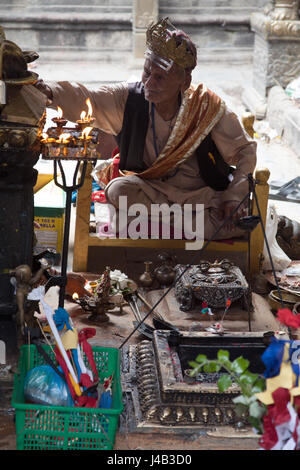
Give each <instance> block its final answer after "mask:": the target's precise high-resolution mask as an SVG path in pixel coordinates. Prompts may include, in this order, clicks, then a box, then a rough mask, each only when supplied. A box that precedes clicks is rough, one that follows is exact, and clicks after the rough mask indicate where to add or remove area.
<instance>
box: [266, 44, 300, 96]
mask: <svg viewBox="0 0 300 470" xmlns="http://www.w3.org/2000/svg"><path fill="white" fill-rule="evenodd" d="M299 54H300V45H299V44H294V45H293V44H289V45H285V44H281V45H280V47H277V50H276V51H274V50H273V51H272V53H271V54H270V56H269V58H270V60H269V73H268V81H267V86H268V87H271V86H274V85H278V80H279V78H280V84H281V86H282V87H284V88H285V87H286V86H287V85H288V84H289V83H290V82H291V81H292V80H293V79H294V78H295V77H298V76H299V74H300V62H299V61H296V60H295V57H299Z"/></svg>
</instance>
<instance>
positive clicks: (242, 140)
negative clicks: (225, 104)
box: [48, 82, 256, 238]
mask: <svg viewBox="0 0 300 470" xmlns="http://www.w3.org/2000/svg"><path fill="white" fill-rule="evenodd" d="M48 85H49V86H50V88H51V89H52V92H53V101H52V105H51V107H54V108H56V107H57V106H58V105H59V106H61V108H62V109H63V112H64V117H66V118H67V119H69V120H70V121H72V122H76V120H78V119H79V116H80V113H81V111H82V110H87V106H86V103H85V101H86V99H87V98H88V97H89V98H90V100H91V103H92V107H93V116H94V117H95V119H96V121H95V123H94V125H95V127H98V128H99V129H101V130H103V131H104V132H106V133H109V134H113V135H117V134H119V132H120V131H121V129H122V125H123V117H124V110H125V105H126V100H127V97H128V85H127V83H119V84H116V85H109V86H106V85H103V86H100V87H99V88H98V89H89V88H87V87H85V86H84V85H82V84H79V83H72V82H53V83H51V82H49V83H48ZM149 113H150V106H149ZM174 123H175V122H174V120H173V122H170V121H164V120H163V119H162V118H161V117H160V116H159V115H158V113H155V130H156V138H157V144H158V150H159V151H161V150H162V149H163V147H164V145H165V144H166V143H167V141H168V138H169V136H170V133H171V130H172V127H173V126H174ZM211 136H212V138H213V140H214V141H215V144H216V145H217V147H218V150H219V151H220V153H221V155H222V156H223V158H224V160H225V161H226V162H227V163H228V164H230V165H235V166H236V171H235V173H234V179H233V181H232V182H230V184H229V186H228V188H227V189H226V190H225V191H215V190H213V189H212V188H210V187H208V186H207V185H206V184H205V182H204V181H203V179H202V177H201V175H200V172H199V167H198V163H197V158H196V154H193V155H192V156H191V157H190V158H189V159H188V160H187V161H185V162H184V163H182V164H181V165H180V167H179V168H178V171H177V172H176V173H175V174H174V175H173V176H170V177H169V178H168V179H165V178H164V179H162V180H161V179H156V180H153V179H152V180H149V179H148V180H142V179H141V178H139V177H138V176H134V175H133V176H126V177H121V179H122V180H123V182H124V183H122V182H121V181H120V179H119V178H117V179H115V180H112V181H111V182H110V183H109V184H108V186H107V195H109V194H112V193H113V190H114V188H117V187H118V190H119V188H120V185H122V184H124V185H126V187H127V188H128V184H129V183H132V185H133V186H135V187H136V188H137V187H139V189H140V190H142V191H143V193H144V194H145V195H146V196H147V197H146V198H145V199H147V200H149V201H152V202H155V203H162V202H169V203H178V204H181V205H182V204H191V203H192V204H196V203H198V204H204V206H205V209H211V208H212V209H217V208H219V207H220V206H221V205H222V203H223V202H226V201H241V199H242V198H243V197H244V195H246V194H247V192H248V180H247V175H248V174H249V173H252V172H253V171H254V169H255V165H256V143H255V142H254V141H251V140H250V139H249V138H248V136H247V134H246V132H245V131H244V129H243V127H242V126H241V124H240V122H239V120H238V118H237V116H236V115H235V114H234V113H233V112H232V111H230V110H229V109H228V108H226V109H225V112H224V114H223V116H222V117H221V118H220V120H219V121H218V123H217V124H216V125H215V126H214V128H213V129H212V132H211ZM155 158H156V155H155V150H154V144H153V133H152V122H151V115H150V119H149V127H148V132H147V136H146V141H145V149H144V162H145V163H146V165H147V166H150V165H151V163H152V162H153V161H154V160H155ZM124 178H126V181H125V180H124ZM139 194H140V196H141V195H142V193H141V192H140V193H139ZM111 202H112V203H113V204H116V203H115V201H111ZM133 202H136V199H135V198H134V196H133ZM128 204H130V199H129V201H128ZM116 206H117V204H116ZM211 215H212V212H211V211H210V212H209V215H208V213H207V218H208V219H209V218H211ZM213 218H214V223H213V226H212V227H211V229H208V234H209V233H211V232H212V231H213V230H214V227H215V226H216V218H215V217H213ZM207 223H208V222H207ZM239 234H240V233H239ZM226 236H227V234H226V233H223V232H222V233H221V238H222V237H226ZM219 238H220V237H219Z"/></svg>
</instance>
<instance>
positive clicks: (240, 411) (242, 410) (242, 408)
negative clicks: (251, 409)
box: [234, 403, 248, 418]
mask: <svg viewBox="0 0 300 470" xmlns="http://www.w3.org/2000/svg"><path fill="white" fill-rule="evenodd" d="M234 409H235V412H236V414H237V416H238V417H239V418H242V417H244V416H245V415H247V413H248V406H247V405H243V404H242V403H237V404H236V405H235V407H234Z"/></svg>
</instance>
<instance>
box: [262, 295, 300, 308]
mask: <svg viewBox="0 0 300 470" xmlns="http://www.w3.org/2000/svg"><path fill="white" fill-rule="evenodd" d="M281 297H282V303H283V305H281V301H280V297H279V294H278V291H277V290H272V291H271V292H270V293H269V296H268V302H269V305H270V307H271V308H272V309H273V310H278V309H280V308H289V309H290V310H293V307H294V305H295V304H296V303H297V302H299V296H297V295H295V294H292V293H290V292H286V291H283V290H281Z"/></svg>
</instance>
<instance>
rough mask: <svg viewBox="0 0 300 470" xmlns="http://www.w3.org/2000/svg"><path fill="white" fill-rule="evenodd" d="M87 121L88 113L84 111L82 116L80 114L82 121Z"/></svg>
mask: <svg viewBox="0 0 300 470" xmlns="http://www.w3.org/2000/svg"><path fill="white" fill-rule="evenodd" d="M85 119H86V112H85V111H82V112H81V114H80V120H81V121H85Z"/></svg>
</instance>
